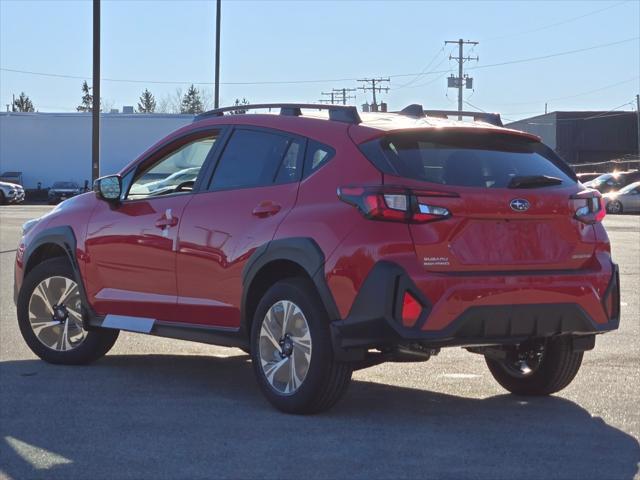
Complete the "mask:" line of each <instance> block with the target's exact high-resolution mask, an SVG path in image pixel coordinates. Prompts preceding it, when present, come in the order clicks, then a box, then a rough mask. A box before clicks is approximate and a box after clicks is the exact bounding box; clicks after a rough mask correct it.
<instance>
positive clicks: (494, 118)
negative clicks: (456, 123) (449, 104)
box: [398, 103, 502, 127]
mask: <svg viewBox="0 0 640 480" xmlns="http://www.w3.org/2000/svg"><path fill="white" fill-rule="evenodd" d="M398 113H399V114H400V115H405V116H407V117H416V118H422V117H436V118H449V117H454V116H461V117H472V118H473V121H474V122H485V123H489V124H491V125H495V126H497V127H502V119H501V118H500V114H499V113H486V112H469V111H462V112H458V111H457V110H424V109H423V108H422V105H419V104H417V103H413V104H411V105H408V106H406V107H404V108H403V109H402V110H400V111H399V112H398Z"/></svg>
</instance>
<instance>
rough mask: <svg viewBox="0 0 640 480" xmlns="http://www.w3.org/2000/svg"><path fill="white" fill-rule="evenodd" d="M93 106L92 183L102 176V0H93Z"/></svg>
mask: <svg viewBox="0 0 640 480" xmlns="http://www.w3.org/2000/svg"><path fill="white" fill-rule="evenodd" d="M92 93H93V105H92V107H91V182H92V183H93V182H94V181H95V179H96V178H98V177H99V176H100V0H93V88H92Z"/></svg>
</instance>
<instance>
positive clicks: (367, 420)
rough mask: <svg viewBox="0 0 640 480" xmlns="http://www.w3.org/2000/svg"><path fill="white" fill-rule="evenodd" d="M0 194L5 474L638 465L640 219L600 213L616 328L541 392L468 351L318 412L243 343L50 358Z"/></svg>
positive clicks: (30, 211) (620, 471)
mask: <svg viewBox="0 0 640 480" xmlns="http://www.w3.org/2000/svg"><path fill="white" fill-rule="evenodd" d="M47 208H49V207H38V206H5V207H0V268H1V275H0V282H1V283H0V478H15V479H24V478H61V479H77V478H92V479H101V478H130V479H147V478H149V479H151V478H153V479H159V478H190V479H191V478H203V477H217V478H258V477H259V478H265V477H266V478H298V477H305V478H335V477H354V478H429V477H438V478H443V477H455V478H460V477H464V478H549V477H550V478H580V479H586V478H593V479H605V478H607V479H608V478H617V479H628V478H640V474H639V465H640V464H639V462H640V445H639V443H638V439H639V438H640V343H639V341H640V295H639V292H640V217H638V216H617V217H614V216H608V217H607V218H606V219H605V225H606V226H607V228H608V230H609V235H610V237H611V241H612V248H613V252H614V256H615V258H616V261H617V262H618V263H619V264H620V269H621V285H622V321H621V327H620V330H618V331H616V332H614V333H610V334H608V335H604V336H602V337H599V338H598V340H597V342H596V348H595V350H594V351H592V352H588V353H587V354H586V356H585V360H584V362H583V367H582V369H581V371H580V372H579V373H578V376H577V377H576V379H575V380H574V382H573V383H572V384H571V385H570V386H569V387H568V388H567V389H566V390H564V391H563V392H561V393H560V394H558V395H556V396H552V397H548V398H533V399H525V398H518V397H514V396H511V395H508V394H506V393H505V391H504V390H502V389H501V388H500V387H499V386H498V384H497V383H496V382H495V381H494V380H493V378H492V377H491V376H490V374H489V372H488V370H487V368H486V367H485V364H484V360H483V359H482V357H480V356H478V355H473V354H470V353H467V352H466V351H464V350H462V349H448V350H444V351H443V352H442V353H441V354H440V355H438V356H437V357H435V358H433V359H432V360H430V361H429V362H427V363H420V364H385V365H380V366H377V367H373V368H370V369H367V370H362V371H359V372H356V373H355V374H354V381H353V383H352V385H351V388H350V390H349V392H348V393H347V396H346V397H345V398H344V399H343V401H342V402H340V403H339V404H338V405H337V406H336V407H335V408H334V409H333V410H331V411H330V412H328V413H326V414H322V415H317V416H312V417H299V416H290V415H284V414H281V413H279V412H277V411H275V410H274V409H273V408H272V407H271V406H270V405H269V404H268V403H267V402H266V400H264V399H263V397H262V395H261V394H260V392H259V390H258V387H257V385H256V383H255V381H254V378H253V372H252V370H251V366H250V363H249V361H248V356H247V355H245V354H244V353H243V352H241V351H240V350H236V349H227V348H219V347H211V346H206V345H199V344H192V343H188V342H181V341H177V340H165V339H159V338H153V337H145V336H139V335H135V334H121V336H120V338H119V340H118V342H117V344H116V346H115V347H114V349H113V350H112V351H111V353H110V354H109V355H107V356H106V357H105V358H104V359H102V360H101V361H99V362H97V363H95V364H93V365H90V366H86V367H64V366H55V365H48V364H45V363H43V362H42V361H40V360H39V359H37V358H36V357H35V356H34V355H33V354H32V353H31V352H30V350H29V349H28V348H27V346H26V345H25V344H24V342H23V341H22V338H21V337H20V334H19V331H18V327H17V323H16V319H15V308H14V305H13V299H12V289H13V283H12V281H13V280H12V275H13V259H14V254H15V252H14V249H15V247H16V243H17V241H18V238H19V231H20V229H19V227H20V225H21V224H22V223H23V222H24V221H25V220H27V219H29V218H33V217H36V216H39V215H41V214H42V213H44V212H45V211H46V210H47Z"/></svg>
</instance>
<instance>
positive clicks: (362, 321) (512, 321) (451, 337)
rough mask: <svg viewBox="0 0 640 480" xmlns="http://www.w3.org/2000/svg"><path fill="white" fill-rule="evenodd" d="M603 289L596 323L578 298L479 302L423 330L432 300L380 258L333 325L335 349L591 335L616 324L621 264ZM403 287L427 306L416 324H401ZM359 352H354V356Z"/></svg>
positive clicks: (503, 342)
mask: <svg viewBox="0 0 640 480" xmlns="http://www.w3.org/2000/svg"><path fill="white" fill-rule="evenodd" d="M613 267H614V271H613V275H612V277H611V280H610V282H609V286H608V288H607V290H606V292H605V294H604V298H603V302H602V304H603V308H604V309H605V312H607V315H608V317H609V318H610V319H611V320H610V321H609V322H608V323H606V324H598V323H596V322H594V321H593V319H592V318H591V317H590V315H589V314H588V313H587V312H585V311H584V310H583V309H582V308H581V307H580V306H579V305H578V304H575V303H556V304H525V305H498V306H476V307H470V308H468V309H467V310H465V311H464V312H463V313H462V314H461V315H460V316H459V317H458V318H457V319H456V320H455V321H453V322H452V323H451V324H450V325H449V326H448V327H447V328H446V329H444V330H439V331H425V330H423V329H422V328H421V327H422V326H423V325H424V323H425V322H426V321H427V319H428V316H429V312H430V304H429V302H428V300H427V299H426V298H425V297H424V296H423V295H422V294H421V293H420V291H419V290H418V288H417V287H416V286H415V284H414V283H413V282H412V281H411V279H410V278H409V276H408V275H407V274H406V273H405V271H404V270H403V269H402V268H401V267H399V266H398V265H396V264H393V263H389V262H379V263H378V264H376V266H375V267H374V268H373V269H372V271H371V272H370V274H369V275H368V277H367V278H366V280H365V282H364V284H363V286H362V288H361V290H360V292H359V294H358V296H357V297H356V300H355V302H354V304H353V307H352V309H351V312H350V313H349V316H348V317H347V318H346V319H344V320H340V321H336V322H333V323H332V324H331V329H332V336H333V342H334V349H335V350H336V354H337V355H342V356H343V358H345V359H346V358H349V357H357V356H358V355H357V352H363V351H366V350H367V349H369V348H388V347H392V346H394V345H401V344H407V343H415V342H417V343H420V344H421V345H423V346H425V347H430V348H440V347H446V346H483V345H507V344H516V343H521V342H522V341H525V340H527V339H531V338H541V337H550V336H555V335H593V334H595V333H601V332H605V331H609V330H614V329H616V328H618V325H619V312H620V307H619V302H620V293H619V292H620V287H619V280H618V268H617V265H614V266H613ZM405 291H409V292H410V293H411V294H412V295H413V296H414V297H416V298H418V299H419V300H420V302H421V303H422V305H423V307H424V309H423V312H422V314H421V316H420V318H419V319H418V321H417V322H416V325H415V326H414V327H412V328H407V327H404V326H403V325H402V321H401V319H400V317H401V312H400V309H401V304H402V302H401V299H402V297H403V295H404V292H405ZM354 354H355V355H354Z"/></svg>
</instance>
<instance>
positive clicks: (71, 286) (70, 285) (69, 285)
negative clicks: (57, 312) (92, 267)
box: [58, 279, 78, 308]
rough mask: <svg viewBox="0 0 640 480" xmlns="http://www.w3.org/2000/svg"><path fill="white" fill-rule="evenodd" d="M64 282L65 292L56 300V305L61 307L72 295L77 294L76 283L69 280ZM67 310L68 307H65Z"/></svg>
mask: <svg viewBox="0 0 640 480" xmlns="http://www.w3.org/2000/svg"><path fill="white" fill-rule="evenodd" d="M65 280H66V286H65V291H64V292H63V294H62V296H61V297H60V300H58V304H59V305H62V304H63V303H64V302H66V301H67V299H68V298H69V297H70V296H71V295H72V294H75V293H77V292H78V284H77V283H76V282H72V281H71V280H67V279H65ZM67 308H68V307H67Z"/></svg>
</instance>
